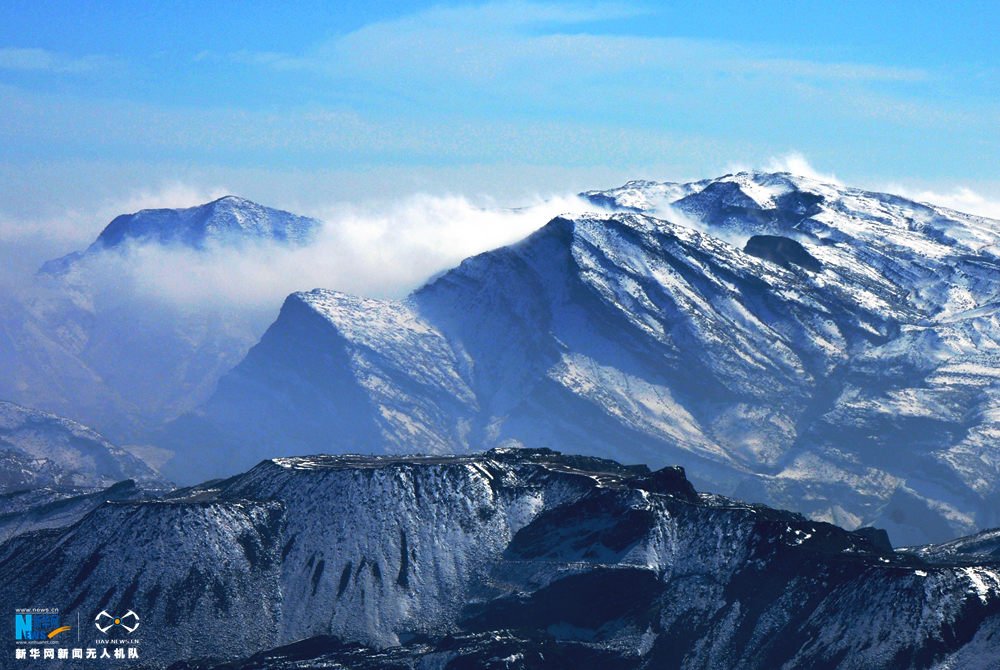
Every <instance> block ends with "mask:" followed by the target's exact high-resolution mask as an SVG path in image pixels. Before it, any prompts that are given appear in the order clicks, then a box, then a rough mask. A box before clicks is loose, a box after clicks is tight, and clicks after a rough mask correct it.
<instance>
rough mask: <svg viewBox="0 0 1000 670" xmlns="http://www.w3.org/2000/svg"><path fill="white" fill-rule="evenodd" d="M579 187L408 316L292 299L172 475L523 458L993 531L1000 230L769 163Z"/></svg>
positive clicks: (205, 410) (173, 442) (856, 517)
mask: <svg viewBox="0 0 1000 670" xmlns="http://www.w3.org/2000/svg"><path fill="white" fill-rule="evenodd" d="M584 196H585V197H587V198H589V199H590V201H591V202H592V203H593V205H594V206H595V208H598V207H600V208H605V211H602V212H599V213H594V214H586V215H572V216H571V215H566V216H561V217H558V218H556V219H554V220H552V221H550V222H548V223H547V224H545V225H543V226H542V227H541V228H540V229H539V230H538V231H537V232H535V233H534V234H532V235H531V236H529V237H528V238H526V239H525V240H523V241H521V242H519V243H517V244H514V245H511V246H509V247H504V248H501V249H496V250H493V251H489V252H486V253H483V254H480V255H478V256H475V257H472V258H469V259H466V260H465V261H463V262H462V263H461V265H459V266H458V267H456V268H454V269H452V270H450V271H448V272H445V273H443V274H441V275H440V276H437V277H435V278H434V279H433V280H432V281H430V282H429V283H427V284H426V285H425V286H423V287H421V288H420V289H418V290H416V291H415V292H413V293H412V294H411V295H410V296H409V297H408V298H407V299H405V300H402V301H380V300H369V299H364V298H358V297H353V296H348V295H344V294H341V293H337V292H334V291H324V290H315V291H310V292H304V293H297V294H294V295H292V296H290V297H289V298H288V299H287V300H286V302H285V304H284V307H283V308H282V310H281V313H280V315H279V317H278V319H277V320H276V321H275V322H274V323H273V325H272V326H271V327H270V329H269V330H268V331H267V332H266V334H265V335H264V336H263V337H262V338H261V340H260V342H259V343H258V344H257V345H256V346H255V347H254V348H253V349H252V350H250V352H249V353H248V354H247V356H246V357H245V358H244V359H243V361H242V362H241V363H240V364H239V365H237V366H236V367H235V368H234V369H233V370H232V371H231V372H229V373H228V374H226V375H225V376H223V377H222V378H221V380H220V381H219V383H218V386H217V388H216V389H215V392H214V393H213V394H212V395H211V397H210V398H209V399H208V400H207V401H206V402H205V403H203V404H202V405H200V406H199V407H198V408H196V409H195V410H194V411H192V412H190V413H188V414H186V415H185V416H183V417H182V418H180V419H178V420H177V421H175V422H173V423H172V424H171V425H170V426H169V428H168V429H167V430H166V431H165V432H164V433H160V434H158V435H157V437H156V439H157V440H160V441H163V442H165V443H167V444H169V446H171V447H172V448H174V449H176V450H177V452H178V454H179V457H178V459H177V461H176V462H175V467H174V469H173V471H171V473H170V474H171V475H173V477H174V478H176V479H179V480H184V479H187V480H189V481H192V480H194V479H195V477H196V476H201V477H204V476H223V475H228V474H230V473H231V472H232V470H233V468H234V467H250V465H252V464H253V463H254V462H256V461H257V460H259V459H261V458H267V457H270V456H273V455H274V453H275V452H276V451H277V452H280V453H291V454H296V453H299V454H304V453H317V452H331V451H333V452H353V451H359V452H375V453H381V452H396V453H413V452H428V451H431V452H437V453H453V452H456V451H459V452H461V451H467V450H478V449H484V448H489V447H493V446H498V445H507V444H522V445H526V446H531V447H537V446H548V447H552V448H557V449H561V450H563V451H567V452H570V451H572V452H582V453H587V454H590V455H595V456H605V457H612V458H616V459H618V460H620V461H622V462H645V463H650V464H652V465H653V466H660V465H666V464H671V463H679V464H682V465H683V466H685V467H686V468H687V471H688V473H689V474H690V476H691V477H692V479H693V480H694V481H695V482H696V483H697V484H698V485H699V486H700V487H702V488H704V489H706V490H712V491H717V492H723V493H732V494H734V495H736V496H737V497H740V498H745V499H750V500H758V501H764V502H768V503H770V504H773V505H775V506H779V507H783V508H791V509H795V510H797V511H800V512H803V513H805V514H807V515H809V516H810V517H812V518H816V519H822V520H826V521H829V522H833V523H837V524H839V525H842V526H845V527H849V528H856V527H860V526H865V525H876V526H879V527H884V528H887V529H888V530H889V532H890V535H891V537H892V538H893V540H894V541H896V542H897V543H901V544H916V543H922V542H928V541H943V540H946V539H949V538H952V537H955V536H957V535H962V534H968V533H971V532H974V531H976V530H977V529H981V528H987V527H991V526H995V525H997V524H998V523H1000V517H998V511H997V510H1000V505H998V504H997V503H998V485H1000V457H998V451H997V447H996V442H997V440H996V438H997V436H998V435H1000V424H998V423H997V416H998V413H997V408H998V407H1000V386H998V380H1000V377H998V371H1000V362H998V358H997V355H998V351H1000V349H998V347H997V333H1000V322H998V316H997V305H998V304H1000V301H998V298H1000V295H998V290H1000V283H998V282H997V281H996V277H997V270H998V269H1000V256H998V254H1000V246H998V242H1000V237H998V230H1000V223H998V222H995V221H990V220H987V219H983V218H979V217H975V216H969V215H965V214H961V213H958V212H954V211H951V210H947V209H944V208H940V207H935V206H933V205H927V204H921V203H917V202H913V201H911V200H907V199H905V198H900V197H897V196H892V195H887V194H882V193H873V192H867V191H862V190H859V189H853V188H847V187H842V186H839V185H833V184H826V183H821V182H818V181H815V180H813V179H807V178H801V177H794V176H792V175H788V174H783V173H781V174H770V173H758V172H752V173H740V174H735V175H727V176H724V177H720V178H718V179H712V180H705V181H700V182H693V183H689V184H669V183H656V182H631V183H629V184H626V185H625V186H623V187H622V188H619V189H613V190H609V191H593V192H588V193H585V194H584ZM608 209H611V210H615V211H613V212H609V211H606V210H608ZM154 441H155V440H154Z"/></svg>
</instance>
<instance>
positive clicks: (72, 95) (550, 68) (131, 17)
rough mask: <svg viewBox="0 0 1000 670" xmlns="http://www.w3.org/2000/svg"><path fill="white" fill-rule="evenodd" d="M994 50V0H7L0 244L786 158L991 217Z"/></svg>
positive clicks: (998, 79) (999, 104)
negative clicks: (146, 224)
mask: <svg viewBox="0 0 1000 670" xmlns="http://www.w3.org/2000/svg"><path fill="white" fill-rule="evenodd" d="M664 5H665V6H664ZM998 33H1000V9H998V8H997V5H996V3H995V2H981V3H975V2H965V3H961V2H948V3H944V2H941V3H934V2H921V3H903V2H900V3H886V2H883V3H819V2H815V3H813V2H795V3H791V2H789V3H750V2H719V3H714V4H711V5H709V4H707V3H706V4H698V3H643V2H633V3H607V4H581V3H574V4H551V3H535V2H501V3H486V4H467V3H461V4H458V3H425V2H391V3H390V2H385V3H319V2H307V1H303V2H295V3H286V2H282V3H271V4H269V3H254V6H253V8H251V7H249V6H248V4H247V3H227V2H215V3H204V2H190V3H170V4H167V3H163V4H159V3H131V2H130V3H109V2H66V3H46V2H37V1H36V2H20V1H18V0H7V1H6V2H5V3H4V4H3V5H2V7H0V146H2V147H3V151H2V152H0V233H2V232H3V230H4V229H5V226H4V224H3V222H4V221H6V222H7V223H6V229H7V230H10V229H12V228H16V227H17V225H21V224H24V225H27V224H28V222H31V221H35V220H44V221H53V220H55V219H59V218H60V217H61V218H62V219H65V220H67V221H78V220H86V219H87V217H91V218H99V217H102V216H105V215H106V214H107V213H108V212H111V211H112V210H114V209H115V208H116V207H118V208H125V207H128V206H133V205H135V206H137V205H138V204H158V205H170V204H177V205H184V204H190V203H189V202H186V201H187V200H197V199H198V198H200V197H203V196H204V197H207V196H208V195H211V194H215V193H217V192H219V191H220V190H224V191H231V192H235V193H238V194H240V195H244V196H247V197H250V198H253V199H256V200H260V201H263V202H265V203H268V204H274V205H278V206H284V207H286V208H292V209H296V210H298V211H303V212H306V213H310V212H312V211H315V210H316V209H317V208H318V207H320V206H322V205H324V204H329V203H330V202H337V201H342V200H366V199H373V198H382V197H401V196H405V195H407V194H410V193H414V192H429V193H464V194H469V195H477V194H484V193H485V194H490V195H493V196H494V197H496V198H497V199H498V200H499V201H501V202H511V203H513V202H516V201H517V200H518V199H520V198H525V197H528V196H530V195H532V194H538V193H562V192H566V191H574V190H579V189H584V188H592V187H602V186H612V185H615V184H617V183H620V182H621V181H624V180H626V179H629V178H636V177H644V178H656V179H683V178H701V177H705V176H714V175H717V174H721V173H724V172H726V171H729V170H731V169H733V168H735V167H742V166H760V167H766V166H769V165H781V164H782V161H781V157H782V156H786V155H788V154H792V153H798V154H802V155H804V156H805V157H806V158H807V159H808V160H809V162H810V163H811V164H812V165H813V166H815V168H816V169H817V170H819V171H821V172H823V173H827V174H835V175H836V176H837V177H838V178H839V179H840V180H841V181H843V182H846V183H849V184H856V185H861V186H869V187H874V188H888V187H890V186H892V187H898V188H902V189H904V190H907V191H909V192H913V193H927V192H934V193H939V194H945V195H948V197H958V196H957V195H956V194H960V193H966V194H967V196H968V198H969V199H971V200H970V201H971V202H976V198H978V199H979V200H980V201H982V203H984V204H983V205H982V207H980V209H987V210H989V211H992V210H991V209H990V207H992V206H993V205H995V203H996V202H997V201H1000V174H998V166H1000V96H998V95H997V92H998V91H1000V40H997V39H996V36H997V34H998ZM959 189H971V190H968V191H960V190H959ZM74 225H76V224H74ZM80 225H83V224H80ZM95 225H96V224H95ZM89 232H90V230H89V229H88V234H89ZM0 236H2V235H0Z"/></svg>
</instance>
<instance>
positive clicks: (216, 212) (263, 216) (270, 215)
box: [41, 195, 322, 274]
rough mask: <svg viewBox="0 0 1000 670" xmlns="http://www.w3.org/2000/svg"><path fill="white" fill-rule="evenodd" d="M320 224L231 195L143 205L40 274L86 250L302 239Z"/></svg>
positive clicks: (199, 246)
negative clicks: (183, 204)
mask: <svg viewBox="0 0 1000 670" xmlns="http://www.w3.org/2000/svg"><path fill="white" fill-rule="evenodd" d="M321 225H322V224H321V223H320V222H319V221H317V220H316V219H311V218H309V217H305V216H298V215H297V214H292V213H290V212H285V211H283V210H280V209H272V208H271V207H265V206H263V205H258V204H257V203H255V202H253V201H250V200H247V199H246V198H240V197H237V196H234V195H227V196H225V197H222V198H219V199H218V200H213V201H212V202H208V203H205V204H204V205H198V206H196V207H188V208H186V209H144V210H141V211H138V212H136V213H134V214H122V215H121V216H118V217H115V219H114V220H112V221H111V223H109V224H108V225H107V226H106V227H105V228H104V230H102V231H101V234H100V235H98V236H97V239H96V240H94V242H93V244H91V245H90V246H89V247H88V248H87V249H86V250H85V251H82V252H80V251H75V252H72V253H70V254H68V255H66V256H63V257H62V258H57V259H54V260H51V261H48V262H46V263H45V264H44V265H43V266H42V269H41V272H42V273H43V274H59V273H61V272H65V271H66V270H68V269H69V268H70V267H71V266H72V264H73V263H75V262H76V261H79V260H80V259H82V258H83V257H84V256H86V255H88V254H94V253H99V252H101V251H107V250H109V249H115V248H119V247H123V246H125V245H126V244H128V243H141V244H150V243H152V244H160V245H169V244H180V245H183V246H187V247H192V248H195V249H204V248H206V247H209V246H211V245H221V246H232V245H240V244H247V243H249V242H262V241H268V242H279V243H288V244H306V243H308V242H309V241H310V240H311V239H312V238H313V236H314V235H315V234H316V232H317V231H318V230H319V228H320V226H321Z"/></svg>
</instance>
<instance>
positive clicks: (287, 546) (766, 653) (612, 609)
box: [0, 449, 1000, 669]
mask: <svg viewBox="0 0 1000 670" xmlns="http://www.w3.org/2000/svg"><path fill="white" fill-rule="evenodd" d="M984 542H985V544H984ZM977 543H978V544H977ZM989 545H990V543H989V541H988V539H984V540H970V541H969V543H967V544H966V549H967V551H965V552H964V555H963V556H962V557H961V558H958V559H956V558H955V553H954V552H953V551H952V550H950V549H946V548H934V547H921V548H917V549H914V550H909V551H906V552H894V551H892V549H891V547H890V546H889V545H888V542H887V540H886V537H885V534H884V533H881V532H879V531H876V530H874V529H862V530H860V531H857V532H849V531H845V530H842V529H841V528H838V527H836V526H833V525H830V524H826V523H822V522H816V521H811V520H808V519H806V518H804V517H802V516H800V515H798V514H794V513H790V512H783V511H778V510H774V509H771V508H768V507H764V506H760V505H748V504H745V503H741V502H738V501H735V500H732V499H730V498H725V497H721V496H716V495H710V494H703V493H702V494H699V493H697V492H696V491H695V489H694V487H693V486H692V485H691V484H690V483H689V482H688V480H687V479H686V478H685V476H684V472H683V470H681V469H680V468H674V467H667V468H664V469H661V470H658V471H655V472H651V471H650V470H648V469H647V468H646V467H644V466H622V465H619V464H618V463H615V462H613V461H609V460H604V459H598V458H594V457H588V456H568V455H562V454H559V453H556V452H553V451H549V450H538V449H494V450H492V451H489V452H486V453H483V454H472V455H465V456H410V457H401V456H382V457H377V456H309V457H291V458H277V459H271V460H266V461H263V462H261V463H260V464H258V465H257V466H255V467H254V468H252V469H251V470H249V471H248V472H245V473H243V474H240V475H237V476H235V477H231V478H229V479H226V480H220V481H213V482H207V483H205V484H202V485H199V486H195V487H191V488H187V489H179V490H176V491H174V492H172V493H169V494H166V495H164V496H161V497H159V498H156V499H147V500H125V499H122V498H119V499H118V500H117V501H110V502H106V503H103V504H101V505H100V506H98V507H96V508H95V509H92V510H91V511H89V512H87V513H85V515H83V516H82V517H81V518H79V519H78V520H76V521H75V522H73V523H71V524H65V525H62V526H58V525H56V526H53V527H48V528H44V529H39V530H33V531H28V532H22V533H20V534H18V535H16V536H14V537H13V538H11V539H8V540H7V541H6V542H4V543H3V544H2V545H0V598H2V599H3V601H4V602H7V603H14V604H15V605H13V606H17V607H52V606H58V607H59V608H60V611H61V612H63V613H65V614H67V615H68V616H70V617H71V618H72V617H73V616H74V614H75V613H77V612H79V613H81V615H82V619H83V620H84V621H89V620H91V619H92V618H93V616H94V615H95V613H97V612H100V611H102V610H107V611H113V612H126V611H133V612H135V613H136V614H137V616H138V617H140V619H141V621H142V625H141V627H140V628H139V629H138V630H137V632H136V633H135V634H134V636H135V637H137V638H138V639H139V643H138V645H139V648H140V649H141V657H140V658H141V665H142V666H143V667H149V668H163V667H167V666H173V667H174V668H177V669H179V668H192V667H196V668H207V667H215V666H216V665H218V664H220V663H225V664H226V665H225V666H224V667H237V668H247V669H248V668H305V667H347V668H375V667H399V668H402V667H407V668H409V667H414V668H431V667H434V668H441V667H472V668H489V667H508V668H532V667H580V668H590V667H593V668H598V667H600V668H609V667H610V668H664V667H674V668H727V669H729V668H778V667H810V668H869V669H877V668H946V667H963V668H969V669H975V668H987V667H992V666H991V665H990V663H992V661H991V660H990V659H995V658H997V657H998V656H1000V646H998V645H1000V635H998V634H997V633H998V632H1000V630H998V625H1000V572H998V569H1000V565H998V564H997V563H996V558H995V556H992V555H990V554H989V553H988V551H987V553H984V554H979V553H977V552H976V550H975V548H974V547H988V546H989ZM11 634H12V633H11V631H10V630H9V629H8V630H7V632H5V633H4V635H5V636H9V635H11ZM85 634H86V633H85ZM7 646H8V649H9V648H10V645H7ZM240 658H243V659H245V660H242V661H241V660H239V659H240ZM67 667H73V666H72V662H71V661H70V662H68V665H67Z"/></svg>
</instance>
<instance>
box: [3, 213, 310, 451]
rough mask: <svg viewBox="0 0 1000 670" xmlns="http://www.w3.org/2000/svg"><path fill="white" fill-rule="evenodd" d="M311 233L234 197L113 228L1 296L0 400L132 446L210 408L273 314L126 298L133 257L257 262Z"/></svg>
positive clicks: (304, 221)
mask: <svg viewBox="0 0 1000 670" xmlns="http://www.w3.org/2000/svg"><path fill="white" fill-rule="evenodd" d="M320 225H321V224H320V222H319V221H317V220H315V219H309V218H306V217H301V216H297V215H294V214H291V213H288V212H284V211H281V210H276V209H272V208H269V207H264V206H262V205H258V204H256V203H253V202H251V201H249V200H245V199H243V198H237V197H234V196H227V197H225V198H221V199H219V200H216V201H214V202H210V203H207V204H204V205H200V206H198V207H191V208H188V209H157V210H143V211H140V212H136V213H134V214H124V215H122V216H119V217H117V218H115V219H114V220H113V221H112V222H111V223H109V224H108V225H107V227H105V229H104V230H103V231H102V232H101V234H100V235H99V236H98V237H97V239H96V240H95V241H94V242H93V244H91V245H90V247H89V248H87V249H86V250H85V251H82V252H74V253H72V254H70V255H68V256H66V257H64V258H62V259H56V260H53V261H50V262H48V263H46V264H45V266H44V267H43V268H42V270H41V271H40V272H39V273H38V275H37V276H36V277H34V279H33V282H32V283H31V285H30V286H25V287H20V288H19V290H18V291H17V292H16V293H15V292H14V291H10V292H8V291H4V292H3V293H4V296H3V297H0V306H2V307H3V308H4V315H3V317H2V318H0V373H2V374H0V397H4V398H7V399H10V400H13V401H15V402H20V403H22V404H26V405H29V406H32V407H39V408H42V409H45V410H48V411H52V412H56V413H58V414H61V415H64V416H71V417H73V418H75V419H78V420H81V421H83V422H85V423H87V424H88V425H94V426H97V427H98V428H99V429H100V430H101V431H102V432H105V433H106V434H108V435H110V436H112V437H113V438H114V439H115V440H117V441H119V442H132V441H135V440H136V439H137V437H138V436H139V435H141V434H143V433H144V432H146V431H148V430H150V429H151V428H153V427H155V426H158V425H159V424H160V423H161V422H163V421H164V420H166V419H170V418H174V417H176V416H178V415H179V414H181V413H183V412H184V411H186V410H188V409H190V408H192V407H194V406H196V405H197V404H198V403H199V402H201V401H202V400H204V399H205V398H207V397H208V395H209V393H210V392H211V390H212V389H213V388H214V385H215V382H216V381H217V380H218V378H219V377H220V376H221V375H222V374H223V373H224V372H225V371H227V370H229V369H230V368H232V367H233V366H234V365H235V364H236V363H238V362H239V360H240V359H241V358H242V356H243V355H244V354H245V353H246V351H247V350H248V349H249V348H250V346H252V345H253V343H254V342H255V341H256V340H257V339H258V338H259V337H260V334H261V333H262V332H263V331H264V330H265V329H266V327H267V324H268V323H269V322H270V320H271V319H272V318H273V312H271V311H270V307H269V309H267V310H266V313H265V312H264V311H263V310H261V309H258V308H248V307H245V306H240V307H234V306H232V305H228V304H226V305H221V306H218V305H215V304H207V305H187V304H182V303H179V302H176V301H174V302H172V301H169V300H165V299H163V298H162V297H160V296H158V295H147V294H145V293H141V292H137V291H133V290H132V287H131V285H130V284H128V282H127V281H125V278H127V277H128V276H129V271H130V268H132V269H134V268H133V264H137V263H140V262H148V259H146V261H143V260H142V259H143V258H145V256H142V253H139V252H140V251H142V252H147V253H152V251H153V250H158V251H162V252H163V253H167V251H168V250H173V252H178V249H182V250H183V249H186V250H187V252H188V253H192V254H201V253H204V254H206V256H207V254H210V253H212V252H213V251H215V250H218V249H222V248H230V249H237V250H242V251H244V252H245V253H255V251H256V249H257V246H259V245H278V246H281V245H303V244H306V243H308V242H309V241H310V240H312V239H313V238H314V236H315V234H316V233H317V231H318V230H319V227H320ZM262 248H263V247H262ZM171 279H174V278H172V277H170V276H167V275H166V274H165V275H164V276H163V277H162V278H159V277H158V278H157V281H158V282H159V281H161V280H162V282H163V283H165V284H168V285H169V283H170V281H171ZM275 307H276V305H275Z"/></svg>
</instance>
